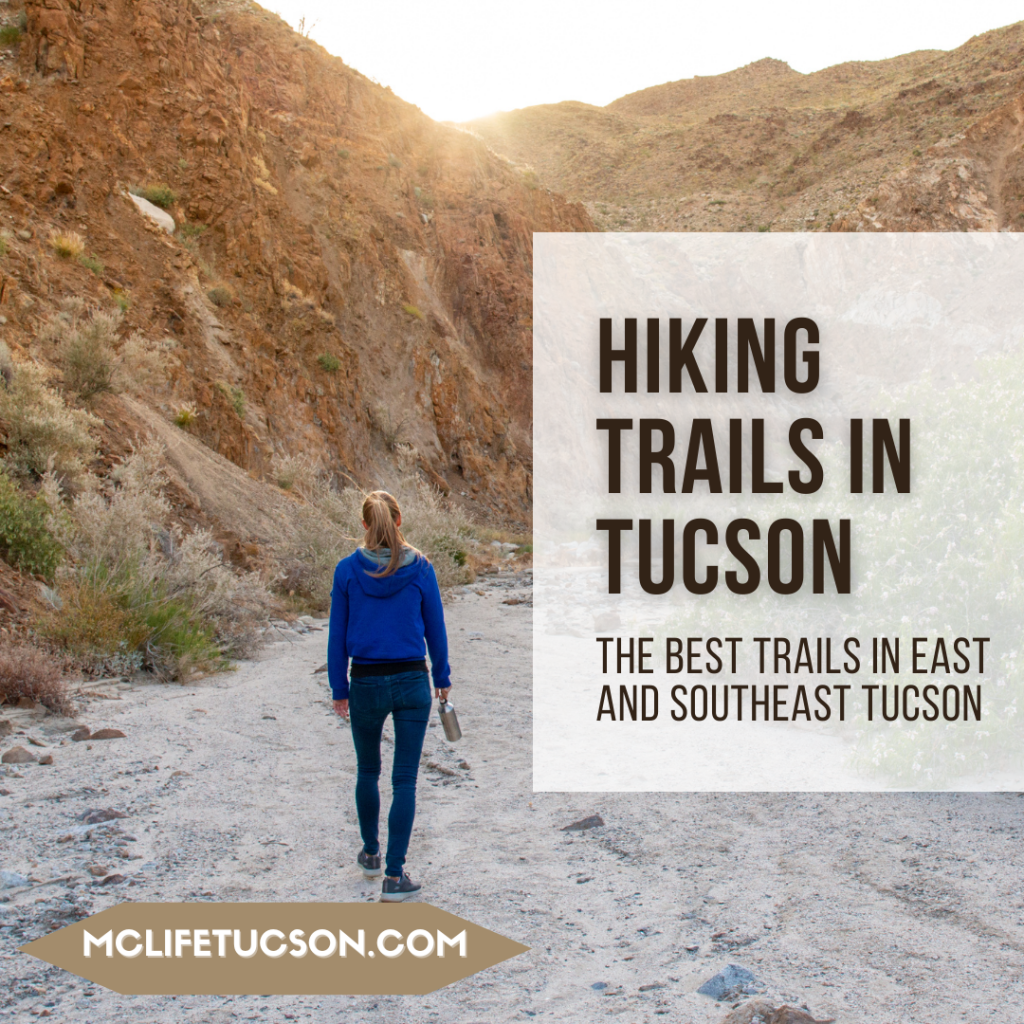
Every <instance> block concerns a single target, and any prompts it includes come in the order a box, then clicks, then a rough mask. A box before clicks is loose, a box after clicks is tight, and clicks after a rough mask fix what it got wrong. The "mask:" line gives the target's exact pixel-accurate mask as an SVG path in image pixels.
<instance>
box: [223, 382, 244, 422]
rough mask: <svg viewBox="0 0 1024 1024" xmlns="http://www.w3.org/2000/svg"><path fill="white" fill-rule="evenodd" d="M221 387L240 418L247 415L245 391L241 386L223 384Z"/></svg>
mask: <svg viewBox="0 0 1024 1024" xmlns="http://www.w3.org/2000/svg"><path fill="white" fill-rule="evenodd" d="M220 389H221V391H222V392H223V393H224V395H225V397H226V398H227V399H228V401H229V402H230V403H231V408H232V409H234V410H235V413H236V415H237V416H238V417H239V419H241V418H242V417H243V416H245V392H244V391H243V390H242V389H241V388H239V387H235V386H234V385H231V386H228V385H226V384H221V385H220Z"/></svg>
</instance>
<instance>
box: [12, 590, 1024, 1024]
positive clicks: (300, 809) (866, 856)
mask: <svg viewBox="0 0 1024 1024" xmlns="http://www.w3.org/2000/svg"><path fill="white" fill-rule="evenodd" d="M476 591H479V593H477V592H476ZM530 595H531V590H530V588H529V578H528V577H527V576H518V577H517V576H514V575H512V574H508V575H505V576H502V577H499V578H497V579H493V580H491V582H490V583H488V584H484V585H479V586H477V587H475V588H473V589H471V590H469V591H468V592H467V593H464V594H462V595H460V596H459V597H457V598H456V600H455V602H454V603H453V605H452V606H451V607H450V608H449V612H448V615H449V631H450V634H451V638H452V664H453V666H454V678H455V680H456V685H457V687H458V689H457V690H456V691H453V697H456V699H457V703H458V709H459V713H460V718H461V720H462V722H463V726H464V729H465V733H466V736H465V739H464V740H463V741H461V742H460V743H459V744H458V745H457V746H456V747H451V746H449V745H447V744H446V743H445V741H444V739H443V737H442V736H441V735H440V732H441V731H440V729H438V728H432V729H431V730H430V731H429V732H428V736H427V744H426V748H425V751H424V762H425V763H426V762H428V761H429V762H433V763H434V764H435V765H440V766H442V767H444V768H447V769H448V770H449V771H452V772H454V773H455V774H454V775H448V774H444V773H442V772H439V771H437V770H436V769H430V768H426V767H425V770H424V774H423V776H422V778H421V784H420V810H419V815H418V818H417V825H416V830H415V832H414V834H413V844H412V848H411V850H410V860H409V869H410V873H411V874H413V876H414V877H416V878H417V879H419V880H421V881H422V882H423V884H424V898H425V899H427V900H429V901H430V902H433V903H435V904H437V905H438V906H440V907H443V908H444V909H446V910H449V911H452V912H453V913H455V914H459V915H460V916H464V917H467V918H470V919H472V920H473V921H475V922H477V923H479V924H482V925H484V926H486V927H488V928H492V929H494V930H495V931H498V932H501V933H502V934H505V935H508V936H510V937H512V938H515V939H518V940H519V941H522V942H524V943H526V944H528V945H530V946H531V947H532V949H531V951H530V952H529V953H526V954H524V955H523V956H520V957H518V958H516V959H515V960H512V961H510V962H508V963H505V964H502V965H500V966H498V967H496V968H493V969H491V970H489V971H485V972H483V973H482V974H480V975H477V976H475V977H473V978H469V979H466V980H464V981H462V982H459V983H457V984H455V985H453V986H450V987H449V988H447V989H444V990H442V991H440V992H437V993H435V994H433V995H431V996H427V997H422V998H421V997H334V998H324V997H315V998H311V997H277V996H274V997H223V998H222V997H179V998H176V999H172V998H168V997H142V996H134V997H132V996H120V995H117V994H115V993H111V992H107V991H106V990H103V989H97V988H95V987H93V986H91V985H89V984H87V983H85V982H83V981H82V980H81V979H79V978H77V977H74V976H71V975H69V974H67V973H65V972H63V971H60V970H58V969H56V968H49V967H47V966H46V965H44V964H42V963H40V962H38V961H34V960H33V959H31V958H30V957H27V956H25V955H24V954H22V953H19V952H18V951H17V946H18V945H19V944H20V943H22V942H24V941H26V940H27V939H30V938H34V937H36V936H38V935H40V934H43V933H45V932H46V931H48V930H49V929H50V928H51V927H52V926H53V925H54V924H57V923H67V922H69V921H72V920H75V919H76V918H77V917H78V916H80V915H81V914H83V913H91V912H96V911H99V910H101V909H103V908H105V907H107V906H110V905H112V904H114V903H117V902H120V901H121V900H124V899H129V898H130V899H133V900H147V899H152V900H186V899H212V900H232V901H239V900H254V901H261V900H311V901H312V900H325V901H327V900H332V901H333V900H337V901H359V900H367V899H373V898H375V896H376V894H377V892H378V891H379V888H378V887H377V886H374V885H372V884H371V883H368V882H364V881H363V879H362V878H361V876H360V875H359V874H358V872H357V871H355V870H354V869H353V867H352V859H353V857H354V855H355V852H356V850H357V846H358V839H357V833H356V828H355V813H354V807H353V801H352V786H353V778H354V775H353V772H354V758H353V754H352V749H351V742H350V739H349V736H348V732H347V729H346V727H345V726H343V725H342V724H341V723H340V722H339V721H338V720H337V719H336V718H335V717H334V716H333V715H332V714H331V711H330V707H329V704H328V701H327V698H328V696H329V695H328V692H327V690H326V685H325V676H323V675H315V674H314V670H315V669H316V668H317V667H318V666H319V665H321V664H322V663H323V662H324V660H325V650H326V639H327V634H326V632H325V631H322V632H312V633H310V634H309V635H307V636H304V637H297V636H294V635H290V639H289V640H286V641H282V642H279V643H276V644H274V645H272V646H271V647H269V648H268V649H267V650H266V652H265V654H264V657H263V658H262V660H261V661H259V662H256V663H250V664H245V665H243V666H241V667H240V668H239V670H238V671H237V672H235V673H232V674H230V675H223V676H219V677H215V678H212V679H209V680H204V681H202V682H201V683H198V684H196V685H193V686H191V687H187V688H178V687H167V686H158V685H146V686H139V687H134V688H120V689H118V688H116V687H107V688H106V690H107V692H109V693H111V694H116V696H118V697H120V698H121V699H119V700H118V699H102V698H98V697H94V698H90V703H89V707H88V709H87V711H86V712H85V713H84V714H83V716H82V720H83V721H84V722H85V723H86V724H88V725H89V726H90V727H91V728H93V729H96V728H99V727H101V726H112V727H116V728H120V729H122V730H123V731H124V732H125V733H126V738H125V739H121V740H113V741H109V742H106V743H103V742H96V743H94V744H92V745H91V749H89V745H87V744H85V743H71V742H67V743H66V744H65V745H60V744H59V740H60V736H61V733H60V732H58V731H57V730H59V729H61V728H65V726H64V725H63V724H62V723H61V722H59V721H57V720H55V719H52V718H46V719H42V720H40V721H36V722H33V721H32V720H30V719H28V718H27V717H26V716H25V713H22V712H19V713H16V716H15V717H16V720H17V727H18V728H23V729H24V728H27V732H29V733H31V734H32V735H34V736H36V738H38V739H41V740H44V741H46V740H55V741H57V745H56V746H55V747H54V750H53V754H54V760H55V764H54V765H53V766H52V767H42V766H35V765H29V766H26V767H22V768H21V770H20V771H16V772H6V773H5V774H3V775H0V789H5V790H8V791H9V792H8V794H7V795H4V796H0V868H2V869H5V870H8V871H15V872H21V873H24V874H25V875H26V876H31V877H34V878H38V879H40V880H44V881H45V880H49V879H54V878H62V877H63V876H67V875H73V876H76V879H75V880H73V881H72V883H67V882H60V883H56V884H53V885H49V886H42V887H39V888H34V889H24V888H19V887H14V888H7V889H5V890H0V899H4V898H6V899H7V902H3V903H0V1020H19V1021H20V1020H25V1021H28V1020H35V1019H37V1016H38V1015H39V1013H40V1011H41V1010H49V1011H50V1013H51V1015H52V1016H53V1017H54V1018H55V1019H57V1020H60V1021H83V1022H84V1021H89V1022H96V1021H103V1022H121V1021H126V1022H127V1021H131V1022H140V1024H144V1022H154V1024H156V1022H159V1024H176V1022H179V1021H188V1022H228V1021H236V1020H237V1021H242V1020H261V1021H268V1022H280V1021H284V1020H300V1021H301V1020H315V1021H318V1022H319V1021H329V1022H332V1024H333V1022H336V1021H337V1022H341V1021H344V1022H346V1024H350V1022H357V1021H366V1022H395V1024H398V1022H402V1024H407V1022H420V1021H423V1022H433V1021H439V1022H440V1021H444V1022H460V1024H470V1022H484V1021H486V1022H488V1024H490V1022H503V1021H525V1020H528V1019H530V1018H534V1017H541V1018H549V1019H552V1020H554V1019H557V1020H560V1021H581V1022H588V1021H594V1020H598V1019H603V1018H606V1017H607V1018H614V1019H620V1020H622V1021H626V1022H629V1024H639V1022H643V1021H652V1022H653V1021H656V1020H660V1019H663V1018H664V1019H669V1020H673V1021H687V1022H695V1024H704V1022H718V1021H720V1020H721V1019H722V1018H723V1017H724V1016H725V1014H726V1013H727V1012H728V1010H729V1007H728V1005H727V1004H719V1003H715V1002H714V1001H713V1000H712V999H710V998H708V997H707V996H704V995H699V994H698V993H697V992H696V989H697V988H698V987H699V986H700V985H701V984H702V983H703V982H704V981H706V980H707V979H708V978H710V977H711V976H712V975H714V974H715V973H716V971H718V970H720V969H721V968H722V967H723V966H725V965H726V964H729V963H735V964H738V965H741V966H743V967H746V968H747V969H749V970H750V971H752V972H753V973H754V975H755V976H756V977H757V978H758V979H760V981H761V982H763V984H764V985H765V987H766V994H767V995H768V996H769V997H771V998H772V999H774V1000H775V1002H777V1003H779V1002H783V1001H788V1002H790V1003H791V1004H797V1005H799V1004H805V1005H806V1006H807V1007H809V1009H810V1010H811V1011H812V1012H813V1013H814V1015H815V1016H817V1017H835V1018H836V1019H837V1020H838V1021H839V1022H841V1024H869V1022H870V1024H875V1022H877V1024H925V1022H927V1024H952V1022H957V1024H959V1022H962V1021H965V1020H969V1021H972V1022H974V1021H985V1020H993V1021H1003V1020H1008V1019H1011V1018H1012V1019H1016V1018H1017V1016H1019V1012H1018V1011H1015V1010H1013V1007H1015V1006H1016V1007H1018V1008H1019V1007H1020V1006H1021V1005H1022V1004H1024V980H1022V979H1024V906H1022V904H1024V898H1022V887H1021V876H1022V871H1021V868H1020V849H1021V817H1022V811H1024V801H1022V800H1021V799H1020V798H1018V797H1017V796H1015V795H1000V796H987V795H977V794H961V795H944V794H938V795H935V794H932V795H924V796H915V795H886V796H873V795H867V794H854V795H843V796H828V795H817V794H811V795H805V796H784V795H782V796H757V795H741V796H736V795H729V794H720V795H712V796H708V795H682V796H677V795H672V794H666V795H662V794H649V795H640V794H623V795H611V796H608V795H602V794H589V795H582V794H573V795H567V796H559V795H551V794H542V795H537V796H535V795H534V794H533V793H532V791H531V768H530V761H531V754H530V744H531V721H530V678H531V631H530V629H531V609H530V604H529V603H528V602H529V598H530ZM510 598H511V599H512V600H516V599H520V600H522V603H515V604H506V603H503V602H504V601H507V600H509V599H510ZM101 689H103V688H99V689H97V690H96V691H93V692H99V691H100V690H101ZM19 716H20V717H19ZM16 739H18V740H19V741H20V742H25V738H24V737H17V738H16ZM9 745H10V741H9V740H5V741H2V743H0V746H2V747H3V749H7V747H8V746H9ZM36 749H39V748H36ZM463 759H464V760H465V761H466V762H467V763H468V764H469V765H470V767H469V768H468V769H463V768H459V767H458V763H459V761H461V760H463ZM156 766H159V767H158V768H157V767H156ZM5 768H6V766H5ZM387 770H388V769H387V766H385V772H387ZM19 776H20V777H19ZM108 807H109V808H113V809H115V810H119V811H123V812H125V813H126V814H127V817H125V818H121V819H115V820H113V821H110V822H107V823H105V824H101V825H97V826H88V825H85V824H83V823H81V822H80V821H78V820H77V816H78V815H80V814H81V813H82V812H83V811H85V810H87V809H90V808H108ZM590 814H600V815H601V816H602V817H603V819H604V821H605V823H606V824H605V825H604V826H603V827H597V828H593V829H589V830H586V831H580V832H563V831H561V828H562V827H563V826H565V825H567V824H569V823H571V822H574V821H576V820H578V819H580V818H583V817H584V816H586V815H590ZM69 836H70V838H66V837H69ZM129 836H130V837H132V838H129ZM119 848H120V849H121V850H123V851H124V853H125V854H126V855H127V856H128V857H131V858H134V859H123V858H122V857H121V856H119V855H118V852H117V851H118V849H119ZM90 865H96V866H97V867H100V868H108V869H109V871H110V872H116V873H119V874H123V875H124V876H125V878H126V880H125V881H124V882H121V883H116V882H115V883H108V884H102V883H101V882H100V881H99V880H96V881H93V879H92V876H91V875H89V873H88V871H87V868H88V866H90ZM601 986H603V987H601Z"/></svg>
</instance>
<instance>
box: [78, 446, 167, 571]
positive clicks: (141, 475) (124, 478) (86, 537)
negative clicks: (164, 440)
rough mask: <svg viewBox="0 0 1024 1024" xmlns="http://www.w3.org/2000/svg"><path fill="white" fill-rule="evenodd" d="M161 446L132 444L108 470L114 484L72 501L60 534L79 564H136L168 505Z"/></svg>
mask: <svg viewBox="0 0 1024 1024" xmlns="http://www.w3.org/2000/svg"><path fill="white" fill-rule="evenodd" d="M162 464H163V451H162V450H161V449H160V448H159V447H158V446H157V445H153V444H145V445H143V446H141V447H140V448H137V449H136V448H134V447H133V448H132V452H131V454H130V455H129V456H128V457H127V458H126V459H125V460H124V462H122V463H121V464H120V465H119V466H117V467H116V468H115V469H114V471H113V472H112V473H111V479H112V481H113V483H114V484H115V487H114V490H113V491H112V492H111V493H110V494H108V495H104V494H101V493H99V492H98V491H95V490H94V491H90V492H86V493H84V494H80V495H78V496H77V497H76V498H75V500H74V502H73V503H72V506H71V510H70V515H71V523H70V527H69V529H68V531H67V533H66V535H64V536H62V537H61V539H62V540H63V541H64V544H65V547H66V548H67V550H68V551H69V552H70V553H71V555H72V556H73V557H74V559H75V561H76V562H78V563H79V564H81V565H92V566H99V565H102V566H103V567H104V569H105V570H106V571H107V572H108V573H110V574H113V575H115V576H116V575H118V574H120V573H123V572H127V571H131V570H132V569H134V568H136V567H139V566H141V564H142V563H143V562H144V561H145V560H146V559H147V558H148V557H149V556H150V554H151V553H152V551H153V547H154V542H155V537H156V533H157V532H158V531H159V530H160V528H161V526H162V525H163V523H164V521H165V520H166V518H167V516H168V514H169V512H170V510H171V506H170V504H169V503H168V501H167V499H166V498H164V496H163V494H162V493H161V491H162V489H163V487H164V486H165V485H166V483H167V477H166V476H165V474H164V472H163V470H162V468H161V467H162Z"/></svg>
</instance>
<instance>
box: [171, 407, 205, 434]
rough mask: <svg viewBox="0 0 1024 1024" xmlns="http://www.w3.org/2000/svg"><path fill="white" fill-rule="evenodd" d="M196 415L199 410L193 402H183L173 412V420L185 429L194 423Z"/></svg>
mask: <svg viewBox="0 0 1024 1024" xmlns="http://www.w3.org/2000/svg"><path fill="white" fill-rule="evenodd" d="M198 415H199V410H198V409H196V406H195V403H194V402H184V403H182V404H181V405H179V406H178V411H177V412H176V413H175V414H174V422H175V423H176V424H177V425H178V426H179V427H181V428H182V429H185V428H186V427H191V426H192V424H193V423H195V421H196V418H197V416H198Z"/></svg>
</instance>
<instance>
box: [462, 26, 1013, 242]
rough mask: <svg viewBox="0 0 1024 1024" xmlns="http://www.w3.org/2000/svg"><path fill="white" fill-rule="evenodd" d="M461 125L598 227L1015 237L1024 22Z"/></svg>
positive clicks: (768, 62)
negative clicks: (946, 42)
mask: <svg viewBox="0 0 1024 1024" xmlns="http://www.w3.org/2000/svg"><path fill="white" fill-rule="evenodd" d="M466 127H467V128H468V129H469V130H471V131H473V132H475V133H476V134H477V135H479V136H480V137H481V138H482V139H485V140H486V141H487V142H488V143H489V144H490V145H491V146H492V147H493V148H494V149H495V151H496V152H498V153H501V154H503V155H505V156H507V157H509V158H510V159H511V160H513V161H515V162H516V163H517V164H518V165H520V166H522V167H523V168H524V169H527V170H533V171H534V172H535V173H536V174H537V176H538V178H539V180H540V181H541V182H543V183H544V184H545V185H548V186H549V187H551V188H552V189H556V190H558V191H559V192H563V193H564V194H565V195H566V196H568V197H569V198H570V199H575V200H577V201H580V202H583V203H585V204H586V206H587V209H588V210H589V211H590V213H591V215H592V216H593V218H594V222H595V224H596V225H597V227H598V228H601V229H606V230H649V231H754V230H769V229H770V230H776V231H803V230H827V229H829V228H831V229H832V230H885V231H899V230H931V231H960V230H1000V229H1002V230H1006V229H1010V230H1019V229H1021V228H1022V227H1024V159H1022V150H1021V144H1022V141H1024V22H1022V23H1018V24H1016V25H1010V26H1008V27H1006V28H1002V29H998V30H995V31H992V32H987V33H985V34H984V35H981V36H976V37H975V38H973V39H971V40H970V41H969V42H967V43H965V44H964V45H963V46H961V47H959V48H958V49H956V50H953V51H951V52H948V53H947V52H944V51H937V50H929V51H921V52H918V53H911V54H907V55H905V56H902V57H896V58H893V59H891V60H883V61H875V62H853V63H847V64H839V65H837V66H835V67H831V68H826V69H825V70H823V71H818V72H815V73H814V74H808V75H804V74H800V73H799V72H796V71H794V70H793V69H792V68H790V67H789V65H787V64H785V63H784V62H782V61H779V60H772V59H765V60H760V61H757V62H756V63H754V64H749V65H747V66H746V67H743V68H739V69H738V70H735V71H730V72H729V73H728V74H723V75H716V76H709V77H704V78H693V79H686V80H683V81H679V82H670V83H667V84H665V85H659V86H655V87H653V88H650V89H644V90H642V91H640V92H636V93H632V94H631V95H629V96H624V97H622V98H621V99H618V100H615V101H614V102H613V103H610V104H608V106H606V107H594V106H589V105H587V104H584V103H574V102H567V103H557V104H551V105H544V106H537V107H528V108H526V109H523V110H516V111H512V112H510V113H504V114H497V115H494V116H492V117H487V118H482V119H480V120H477V121H474V122H471V123H470V124H468V125H466Z"/></svg>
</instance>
